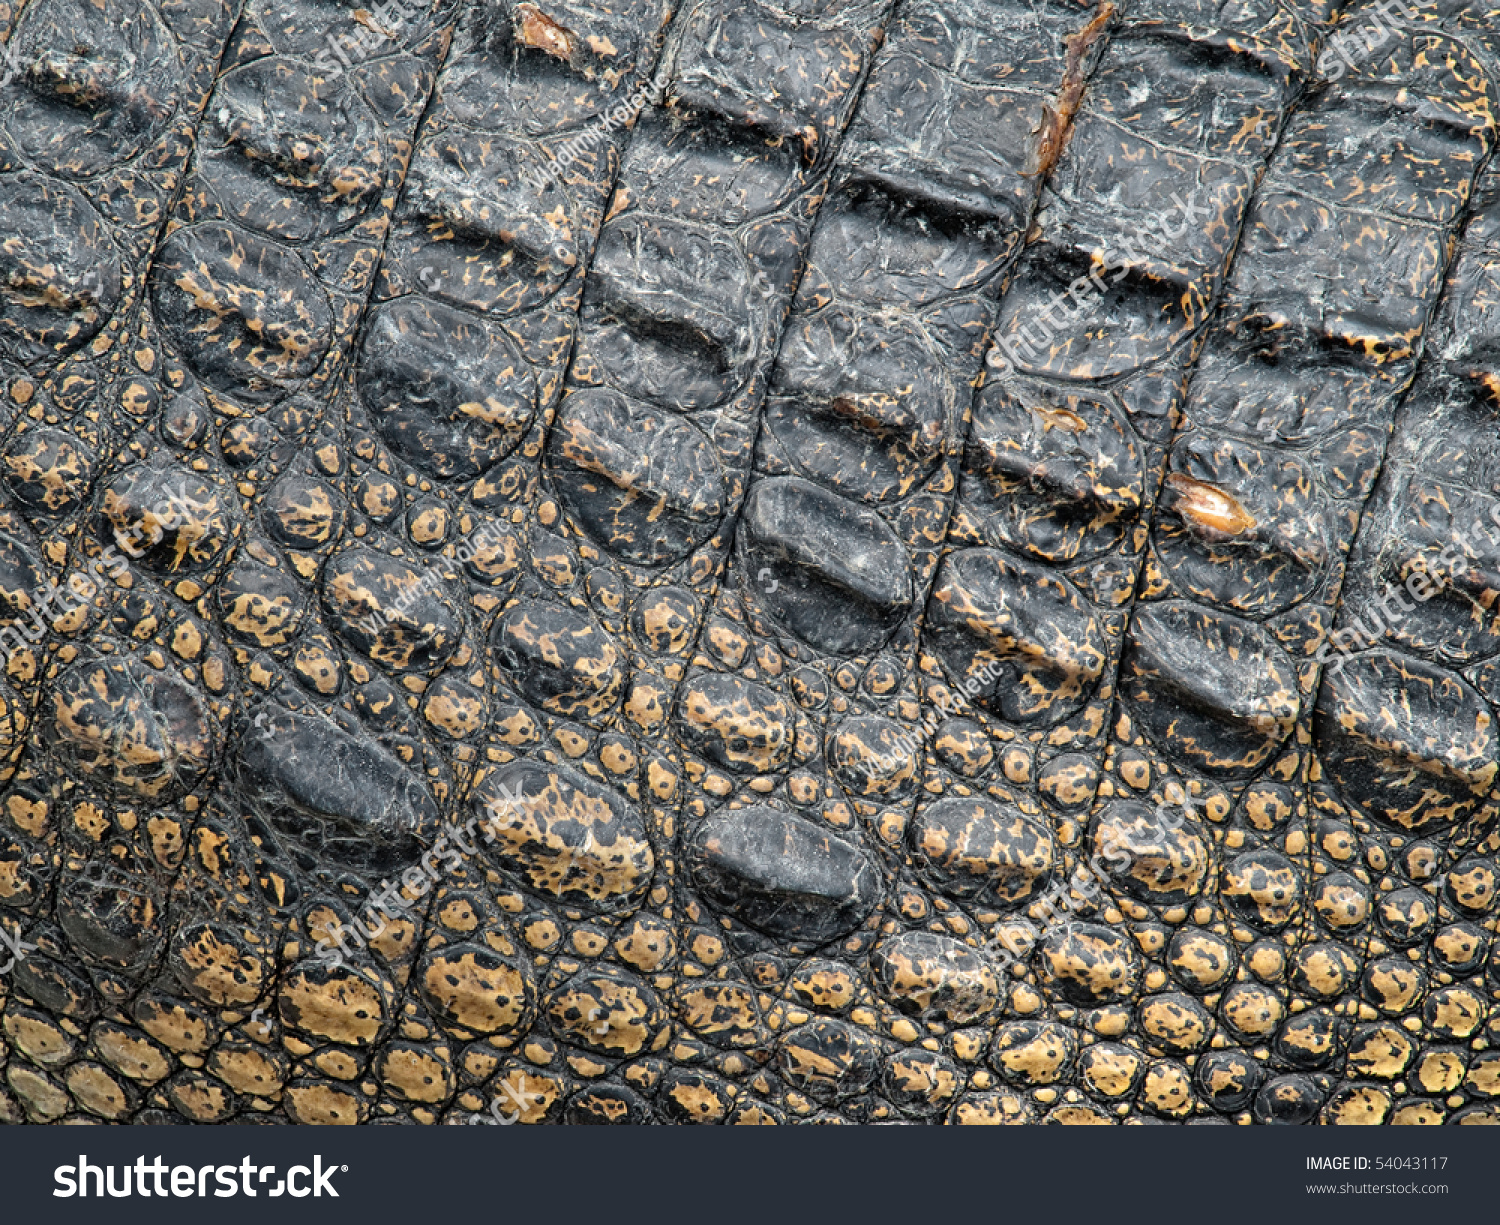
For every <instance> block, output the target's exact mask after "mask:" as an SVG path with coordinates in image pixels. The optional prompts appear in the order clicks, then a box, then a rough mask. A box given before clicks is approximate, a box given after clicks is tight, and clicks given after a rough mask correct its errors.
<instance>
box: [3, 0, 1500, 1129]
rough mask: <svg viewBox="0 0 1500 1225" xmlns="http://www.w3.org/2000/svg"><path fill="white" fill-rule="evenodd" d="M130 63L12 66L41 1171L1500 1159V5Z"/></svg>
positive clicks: (259, 17) (46, 22)
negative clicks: (1208, 1125)
mask: <svg viewBox="0 0 1500 1225" xmlns="http://www.w3.org/2000/svg"><path fill="white" fill-rule="evenodd" d="M109 7H110V17H111V20H110V21H109V22H108V23H103V24H101V23H100V21H99V19H98V18H96V17H95V16H93V10H92V8H91V7H90V6H86V5H78V4H76V3H73V2H72V0H28V2H26V3H21V4H17V5H14V6H6V7H4V8H3V9H0V38H3V39H5V40H6V41H7V44H8V46H9V47H13V48H15V49H16V56H15V62H16V63H17V64H18V65H19V69H20V70H19V71H18V73H17V74H16V75H15V76H14V78H13V79H11V80H10V81H9V82H7V83H6V84H5V85H4V86H3V87H0V90H3V100H0V266H3V276H0V285H3V288H0V379H3V385H0V412H3V418H0V426H3V433H0V629H12V628H13V629H14V630H15V634H14V635H7V636H6V637H4V638H0V641H3V642H5V643H7V644H14V643H22V644H23V645H21V646H18V647H17V648H16V649H14V650H10V651H9V654H8V655H7V657H6V659H5V661H4V663H5V667H4V673H3V676H0V787H3V794H0V924H3V925H4V926H5V927H6V929H7V931H9V932H15V933H17V934H18V936H19V938H20V939H22V940H25V941H26V942H27V943H28V944H33V945H35V946H37V947H36V951H35V952H33V953H30V954H28V956H27V957H26V958H25V959H24V960H23V961H22V962H20V963H19V964H18V965H17V966H16V967H14V969H13V970H12V971H11V972H10V973H8V974H5V975H0V1119H5V1120H8V1121H22V1120H31V1121H38V1122H41V1121H71V1120H74V1119H95V1120H97V1119H103V1120H109V1121H121V1122H126V1121H139V1122H147V1121H159V1122H173V1121H192V1122H220V1121H225V1120H230V1119H235V1120H248V1119H256V1120H264V1121H270V1122H277V1121H281V1122H329V1123H375V1122H386V1123H422V1124H433V1123H445V1122H463V1121H465V1120H467V1119H468V1118H470V1117H472V1116H473V1115H474V1114H475V1113H482V1114H485V1115H487V1114H488V1109H489V1106H490V1103H491V1102H492V1101H495V1100H497V1099H498V1100H499V1101H500V1102H501V1105H502V1107H503V1108H504V1109H505V1110H506V1111H507V1112H509V1111H510V1110H512V1109H514V1110H515V1112H516V1113H517V1114H518V1115H519V1117H520V1118H521V1120H522V1121H525V1122H529V1123H530V1122H538V1123H542V1122H549V1123H550V1122H570V1123H584V1122H588V1123H592V1122H601V1123H607V1122H632V1121H647V1120H652V1121H661V1122H671V1123H716V1122H735V1123H780V1122H798V1121H819V1120H827V1119H835V1118H837V1119H844V1120H849V1121H885V1120H908V1121H915V1122H934V1123H936V1122H952V1123H965V1124H967V1123H1009V1122H1029V1121H1044V1120H1045V1121H1053V1122H1059V1123H1121V1122H1125V1123H1139V1122H1148V1121H1191V1122H1219V1123H1226V1122H1256V1123H1294V1124H1295V1123H1305V1122H1313V1121H1323V1122H1329V1123H1355V1122H1373V1123H1429V1122H1444V1121H1455V1122H1493V1121H1496V1120H1497V1105H1496V1104H1495V1103H1497V1102H1500V1063H1497V1062H1496V1056H1495V1054H1494V1052H1493V1051H1492V1050H1491V1049H1490V1048H1491V1046H1492V1045H1493V1042H1494V1038H1495V1037H1496V1036H1497V1034H1496V1027H1495V1023H1494V1022H1492V1021H1491V1017H1490V1011H1489V1006H1490V1004H1491V1003H1492V1002H1494V1001H1495V999H1496V998H1497V993H1500V961H1497V954H1496V951H1495V948H1494V935H1495V929H1496V924H1497V918H1496V905H1497V900H1500V868H1497V866H1496V853H1497V849H1500V844H1497V835H1496V832H1495V816H1496V805H1495V802H1494V801H1493V800H1492V798H1491V794H1492V790H1493V788H1494V785H1495V782H1496V776H1497V773H1500V769H1497V759H1496V754H1497V751H1500V746H1497V743H1496V739H1497V738H1496V735H1495V731H1494V712H1493V708H1492V706H1491V701H1492V699H1493V698H1494V696H1495V695H1496V693H1497V692H1500V690H1497V686H1496V680H1495V668H1494V661H1493V660H1494V656H1495V653H1496V652H1495V644H1494V642H1493V641H1492V639H1493V638H1494V636H1495V632H1496V631H1495V626H1494V625H1493V613H1492V611H1491V610H1492V606H1493V604H1494V602H1495V600H1494V595H1495V591H1496V590H1500V586H1497V584H1500V579H1497V578H1496V577H1495V568H1496V564H1497V558H1496V556H1495V555H1494V554H1495V548H1496V547H1500V546H1494V545H1493V543H1492V541H1493V540H1500V527H1494V528H1493V531H1492V533H1491V536H1487V535H1486V534H1485V532H1486V528H1487V526H1491V527H1492V526H1493V525H1492V521H1491V517H1490V510H1491V507H1492V506H1495V505H1497V504H1500V486H1497V485H1496V484H1495V480H1496V478H1495V476H1494V472H1493V468H1494V465H1492V464H1489V463H1488V462H1487V459H1486V457H1487V455H1488V451H1487V450H1486V449H1485V447H1486V445H1487V444H1485V443H1484V439H1485V438H1486V437H1487V435H1488V433H1491V432H1493V422H1494V419H1495V414H1496V412H1497V411H1500V393H1497V390H1496V389H1497V387H1500V368H1497V366H1496V353H1497V352H1500V349H1497V344H1500V342H1497V341H1496V335H1497V326H1496V318H1495V314H1496V312H1495V311H1494V309H1493V302H1494V301H1495V300H1496V298H1497V290H1496V282H1497V280H1500V242H1497V238H1496V234H1497V217H1500V203H1497V201H1500V182H1497V179H1496V177H1495V175H1494V174H1493V173H1491V172H1487V171H1486V169H1485V166H1486V162H1487V159H1488V157H1489V155H1490V151H1491V147H1492V144H1493V139H1494V108H1495V105H1496V96H1495V90H1496V86H1497V71H1500V69H1497V61H1496V53H1497V50H1500V40H1497V38H1496V36H1495V35H1494V34H1493V32H1492V31H1493V30H1494V29H1496V28H1500V12H1491V11H1489V10H1487V9H1486V8H1485V7H1484V6H1483V5H1482V4H1481V5H1472V6H1470V7H1468V8H1466V9H1461V10H1455V9H1454V8H1453V6H1445V7H1444V8H1443V10H1442V12H1441V13H1439V12H1429V11H1427V10H1425V9H1422V8H1421V7H1418V8H1417V9H1415V10H1414V11H1415V12H1416V17H1415V18H1414V19H1413V20H1412V21H1410V22H1406V23H1404V24H1403V25H1402V27H1401V30H1400V32H1399V36H1398V37H1397V38H1395V39H1393V40H1392V41H1391V43H1389V44H1388V45H1387V46H1386V47H1385V48H1384V49H1382V50H1381V51H1380V52H1379V53H1378V55H1376V56H1374V57H1372V58H1370V59H1369V61H1368V62H1366V63H1363V64H1360V65H1358V66H1356V67H1354V68H1350V69H1348V70H1347V71H1345V72H1341V73H1340V74H1339V76H1338V77H1337V79H1334V80H1324V79H1321V78H1320V77H1319V76H1318V72H1317V69H1316V68H1315V65H1316V63H1317V61H1318V52H1319V49H1320V47H1321V46H1322V45H1323V44H1324V43H1325V41H1326V39H1327V37H1328V36H1329V34H1330V33H1331V32H1333V31H1335V30H1337V29H1338V28H1340V27H1341V26H1342V27H1344V28H1348V27H1350V26H1352V25H1357V24H1358V23H1359V22H1360V21H1361V20H1363V18H1362V16H1361V14H1362V12H1363V11H1364V10H1363V9H1362V7H1361V6H1360V5H1358V4H1353V5H1350V6H1348V7H1347V8H1346V9H1344V10H1342V11H1339V10H1337V9H1336V8H1335V7H1334V6H1332V5H1329V4H1296V3H1290V2H1289V3H1284V4H1281V3H1276V2H1274V0H1236V2H1235V3H1230V4H1217V3H1215V4H1209V3H1202V4H1200V3H1197V2H1196V0H1141V2H1140V3H1137V4H1132V5H1124V4H1122V5H1119V6H1116V5H1111V4H1100V5H1097V6H1085V5H1080V4H1075V3H1071V2H1066V0H1052V2H1048V3H1038V4H1023V3H1008V2H1005V0H907V2H905V3H901V4H899V5H895V6H891V5H888V4H883V3H878V2H874V0H864V2H862V0H855V2H852V3H833V4H817V5H815V4H811V3H800V2H798V0H788V2H786V3H771V2H769V0H768V2H765V3H758V4H755V5H753V6H751V7H749V8H747V7H746V6H745V5H743V4H738V5H736V4H728V3H721V2H718V0H688V2H684V3H679V4H676V5H672V4H669V3H666V2H665V0H630V2H619V3H615V2H612V0H567V2H559V3H545V4H536V3H502V4H498V5H494V6H488V7H485V8H470V7H467V6H466V7H464V8H463V11H459V9H458V8H457V7H450V6H448V5H446V4H442V3H435V4H432V5H431V6H430V7H424V6H423V5H421V4H417V5H412V6H406V7H403V8H402V10H401V11H402V12H403V13H404V14H406V17H405V19H404V20H403V21H402V22H401V23H400V25H399V26H398V27H397V28H396V29H393V30H389V31H385V32H383V33H381V32H372V31H369V30H368V27H367V26H362V25H361V22H362V20H364V19H363V18H362V16H361V14H360V13H359V12H358V11H356V10H355V9H353V8H351V7H345V6H340V5H332V4H314V3H313V0H308V2H307V3H306V4H304V3H302V2H301V0H298V2H297V3H291V4H287V3H280V4H272V3H268V2H267V0H247V2H246V3H244V4H243V5H241V6H238V7H234V6H230V5H221V4H214V3H212V2H210V0H201V2H198V3H192V4H187V5H181V4H177V5H172V6H166V5H157V4H155V3H152V0H112V5H111V6H109ZM330 31H332V32H334V33H337V34H340V35H345V34H347V35H348V36H349V39H350V41H349V42H348V43H347V44H345V45H347V46H350V47H352V46H355V45H356V41H355V40H356V39H357V40H358V45H359V47H360V49H359V50H358V51H356V52H351V53H350V54H349V56H348V58H349V63H348V65H347V66H345V65H342V64H339V63H337V62H336V61H334V60H332V59H330V58H329V56H328V55H326V54H324V51H325V49H326V37H325V36H326V35H327V34H328V33H329V32H330ZM361 31H363V33H361ZM643 86H644V87H645V88H644V89H642V87H643ZM632 96H637V97H638V98H639V99H643V100H644V101H643V109H642V110H641V113H640V114H639V115H637V116H631V115H630V114H628V113H627V112H626V111H625V110H621V109H620V104H621V103H622V102H623V101H624V100H625V99H627V98H630V97H632ZM606 117H608V118H606ZM1174 197H1175V199H1174ZM1183 202H1186V204H1187V211H1188V212H1189V213H1190V221H1189V225H1188V227H1187V228H1186V230H1185V231H1184V232H1183V233H1182V234H1181V236H1180V237H1178V238H1177V239H1174V240H1172V241H1170V242H1168V243H1165V244H1157V246H1155V247H1152V246H1150V245H1149V244H1146V245H1143V244H1142V243H1141V242H1139V241H1135V242H1132V239H1133V238H1134V237H1135V236H1138V235H1139V234H1140V233H1141V232H1142V230H1143V228H1144V227H1145V226H1146V225H1147V223H1148V222H1156V221H1159V220H1161V219H1162V218H1167V219H1168V220H1170V219H1171V215H1172V214H1173V212H1174V211H1175V210H1179V209H1181V208H1182V207H1183ZM1101 282H1102V287H1101V285H1100V283H1101ZM1059 293H1062V294H1064V295H1067V294H1069V293H1071V294H1072V295H1073V303H1074V307H1072V308H1069V309H1066V310H1064V309H1062V308H1059V307H1058V306H1055V305H1050V306H1049V304H1052V303H1056V302H1057V301H1058V299H1057V297H1056V295H1057V294H1059ZM1049 311H1050V312H1051V313H1050V314H1045V317H1046V318H1047V319H1049V320H1050V322H1049V323H1048V325H1047V326H1046V327H1044V328H1039V327H1038V320H1039V319H1041V318H1043V317H1044V313H1045V312H1049ZM986 354H990V355H992V358H993V357H999V358H1002V359H1003V360H990V361H988V362H987V361H986V360H985V358H986ZM1487 540H1489V541H1491V543H1486V542H1487ZM125 545H129V546H130V547H129V548H128V549H127V548H123V547H122V546H125ZM110 546H113V547H114V548H115V550H116V553H115V554H114V556H116V557H118V558H119V559H120V560H119V562H118V564H112V565H110V566H107V567H102V568H98V569H96V568H95V566H94V563H96V562H97V561H99V559H101V558H102V557H104V556H105V549H106V548H107V547H110ZM1445 546H1453V550H1450V553H1449V556H1450V557H1454V556H1456V557H1457V558H1458V562H1457V564H1456V565H1454V566H1453V567H1452V568H1451V570H1450V571H1448V572H1445V573H1444V574H1443V575H1441V576H1440V581H1439V582H1438V583H1437V586H1436V587H1435V588H1433V589H1432V594H1431V598H1429V599H1426V600H1425V601H1423V602H1420V603H1414V604H1413V605H1412V607H1410V608H1409V609H1403V608H1402V607H1401V605H1400V604H1399V603H1397V602H1393V601H1392V600H1391V599H1390V598H1384V599H1383V597H1388V593H1389V591H1390V589H1391V588H1392V586H1393V585H1395V584H1405V583H1406V582H1407V580H1408V578H1409V576H1410V575H1411V574H1413V573H1414V572H1417V571H1423V570H1424V569H1425V570H1427V571H1430V570H1431V569H1432V568H1433V564H1434V563H1433V562H1432V559H1433V558H1435V557H1437V556H1439V555H1440V554H1441V553H1442V551H1443V549H1444V547H1445ZM1454 550H1456V551H1454ZM89 575H98V576H99V581H97V582H95V583H94V584H93V587H94V589H93V590H92V591H90V592H89V593H88V594H87V597H86V598H85V597H83V596H72V597H69V598H67V599H66V600H64V599H61V598H51V599H50V600H49V598H48V592H50V591H51V590H52V587H53V585H54V584H56V583H59V582H66V581H67V580H69V579H70V578H72V579H74V580H77V581H75V582H74V584H73V590H75V591H79V590H84V589H85V587H86V586H87V584H83V585H81V580H83V579H85V578H86V577H87V576H89ZM1382 601H1383V603H1384V608H1385V610H1387V611H1382V610H1381V606H1382ZM1330 644H1342V645H1344V646H1346V647H1348V649H1349V658H1348V660H1347V662H1345V663H1342V664H1340V665H1339V666H1337V667H1332V666H1326V665H1328V664H1330V663H1331V662H1332V661H1333V658H1334V657H1331V656H1330V655H1329V652H1328V650H1327V649H1326V648H1327V647H1328V646H1329V645H1330ZM7 649H8V648H7ZM505 797H514V798H515V799H516V801H517V802H516V803H515V804H514V806H512V807H504V805H503V801H504V799H505ZM1184 800H1189V801H1190V803H1189V808H1190V815H1189V817H1188V819H1187V820H1186V821H1185V822H1184V823H1183V825H1182V826H1181V827H1180V828H1179V829H1177V830H1175V831H1173V832H1172V833H1171V834H1170V836H1167V837H1157V836H1155V835H1154V831H1153V826H1152V824H1151V820H1152V815H1151V814H1152V807H1153V806H1154V805H1155V804H1157V803H1159V802H1163V801H1165V802H1167V803H1174V804H1175V803H1181V802H1182V801H1184ZM497 803H498V804H499V805H500V806H499V807H497ZM495 812H498V813H499V814H500V819H499V820H498V821H497V822H496V823H495V825H494V827H493V832H494V834H495V836H494V838H493V839H492V840H488V841H487V840H484V839H482V838H477V837H476V838H475V840H473V841H472V842H470V843H467V844H464V845H459V844H455V843H454V842H452V841H450V840H448V839H447V836H446V835H445V834H444V826H445V825H457V826H462V825H463V824H464V823H466V822H467V821H468V820H469V818H471V817H473V816H477V815H482V814H488V813H495ZM440 838H442V839H443V841H441V842H440V841H439V839H440ZM1106 845H1108V846H1111V847H1121V848H1124V851H1125V852H1128V855H1127V862H1126V863H1125V866H1123V867H1122V868H1121V869H1120V870H1119V871H1118V872H1117V873H1115V874H1114V875H1112V876H1110V877H1109V878H1108V879H1107V880H1106V881H1105V882H1104V883H1103V885H1102V886H1101V887H1099V888H1086V886H1087V882H1086V881H1084V880H1083V879H1082V878H1081V877H1079V875H1078V869H1079V867H1080V865H1081V864H1084V863H1086V862H1087V861H1088V860H1089V859H1090V857H1091V855H1093V854H1094V852H1095V851H1096V850H1098V849H1099V848H1100V847H1102V846H1106ZM439 847H441V848H444V851H443V853H442V854H441V855H438V854H436V853H435V851H436V850H437V848H439ZM387 881H388V882H391V883H392V884H393V885H395V886H397V887H399V886H400V885H401V884H402V882H403V881H404V882H405V884H406V888H407V890H408V892H407V895H406V901H405V902H404V904H403V906H402V907H395V906H391V907H390V920H389V921H387V922H384V923H383V924H379V925H371V924H369V923H366V926H365V929H364V930H365V933H366V934H364V935H359V936H357V938H354V939H353V940H352V942H351V943H350V944H349V955H348V956H347V958H346V959H345V960H344V962H343V963H342V964H340V965H330V964H328V963H327V962H323V961H319V960H317V959H315V958H314V957H312V956H310V954H311V953H312V952H313V951H314V948H313V946H314V942H315V941H316V940H317V938H318V937H319V936H320V935H326V934H327V933H329V932H330V931H332V930H334V929H336V928H342V929H345V930H348V931H355V930H358V929H357V928H356V927H355V920H356V918H357V917H359V916H361V914H363V915H365V916H368V914H369V913H370V912H369V910H368V909H362V908H365V907H366V903H367V902H368V901H369V899H370V897H371V895H372V893H378V892H380V891H382V882H387ZM1080 886H1085V887H1084V888H1080ZM1070 887H1072V888H1073V889H1074V890H1075V892H1074V894H1073V896H1072V899H1071V900H1072V902H1073V903H1074V904H1075V905H1076V906H1077V909H1078V918H1079V923H1078V925H1077V926H1076V927H1074V929H1073V930H1072V931H1061V930H1057V929H1056V928H1051V929H1049V928H1048V927H1047V925H1046V922H1045V919H1044V912H1045V910H1046V908H1047V907H1046V905H1045V904H1042V903H1043V899H1045V898H1048V897H1051V898H1053V899H1056V898H1057V897H1059V896H1061V895H1063V894H1066V893H1067V891H1068V889H1069V888H1070ZM387 902H388V904H389V902H390V899H389V893H388V891H387ZM1023 920H1029V921H1030V931H1031V933H1032V935H1030V936H1028V935H1027V934H1026V933H1027V924H1026V923H1025V922H1023ZM998 932H1011V933H1012V934H1014V935H1017V936H1018V938H1019V943H1018V947H1019V948H1020V951H1021V955H1020V956H1019V957H1017V958H1016V959H1015V960H1014V962H1013V963H1012V964H1007V961H1008V959H1002V958H1000V957H997V955H996V946H995V941H994V936H995V935H996V933H998Z"/></svg>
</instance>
